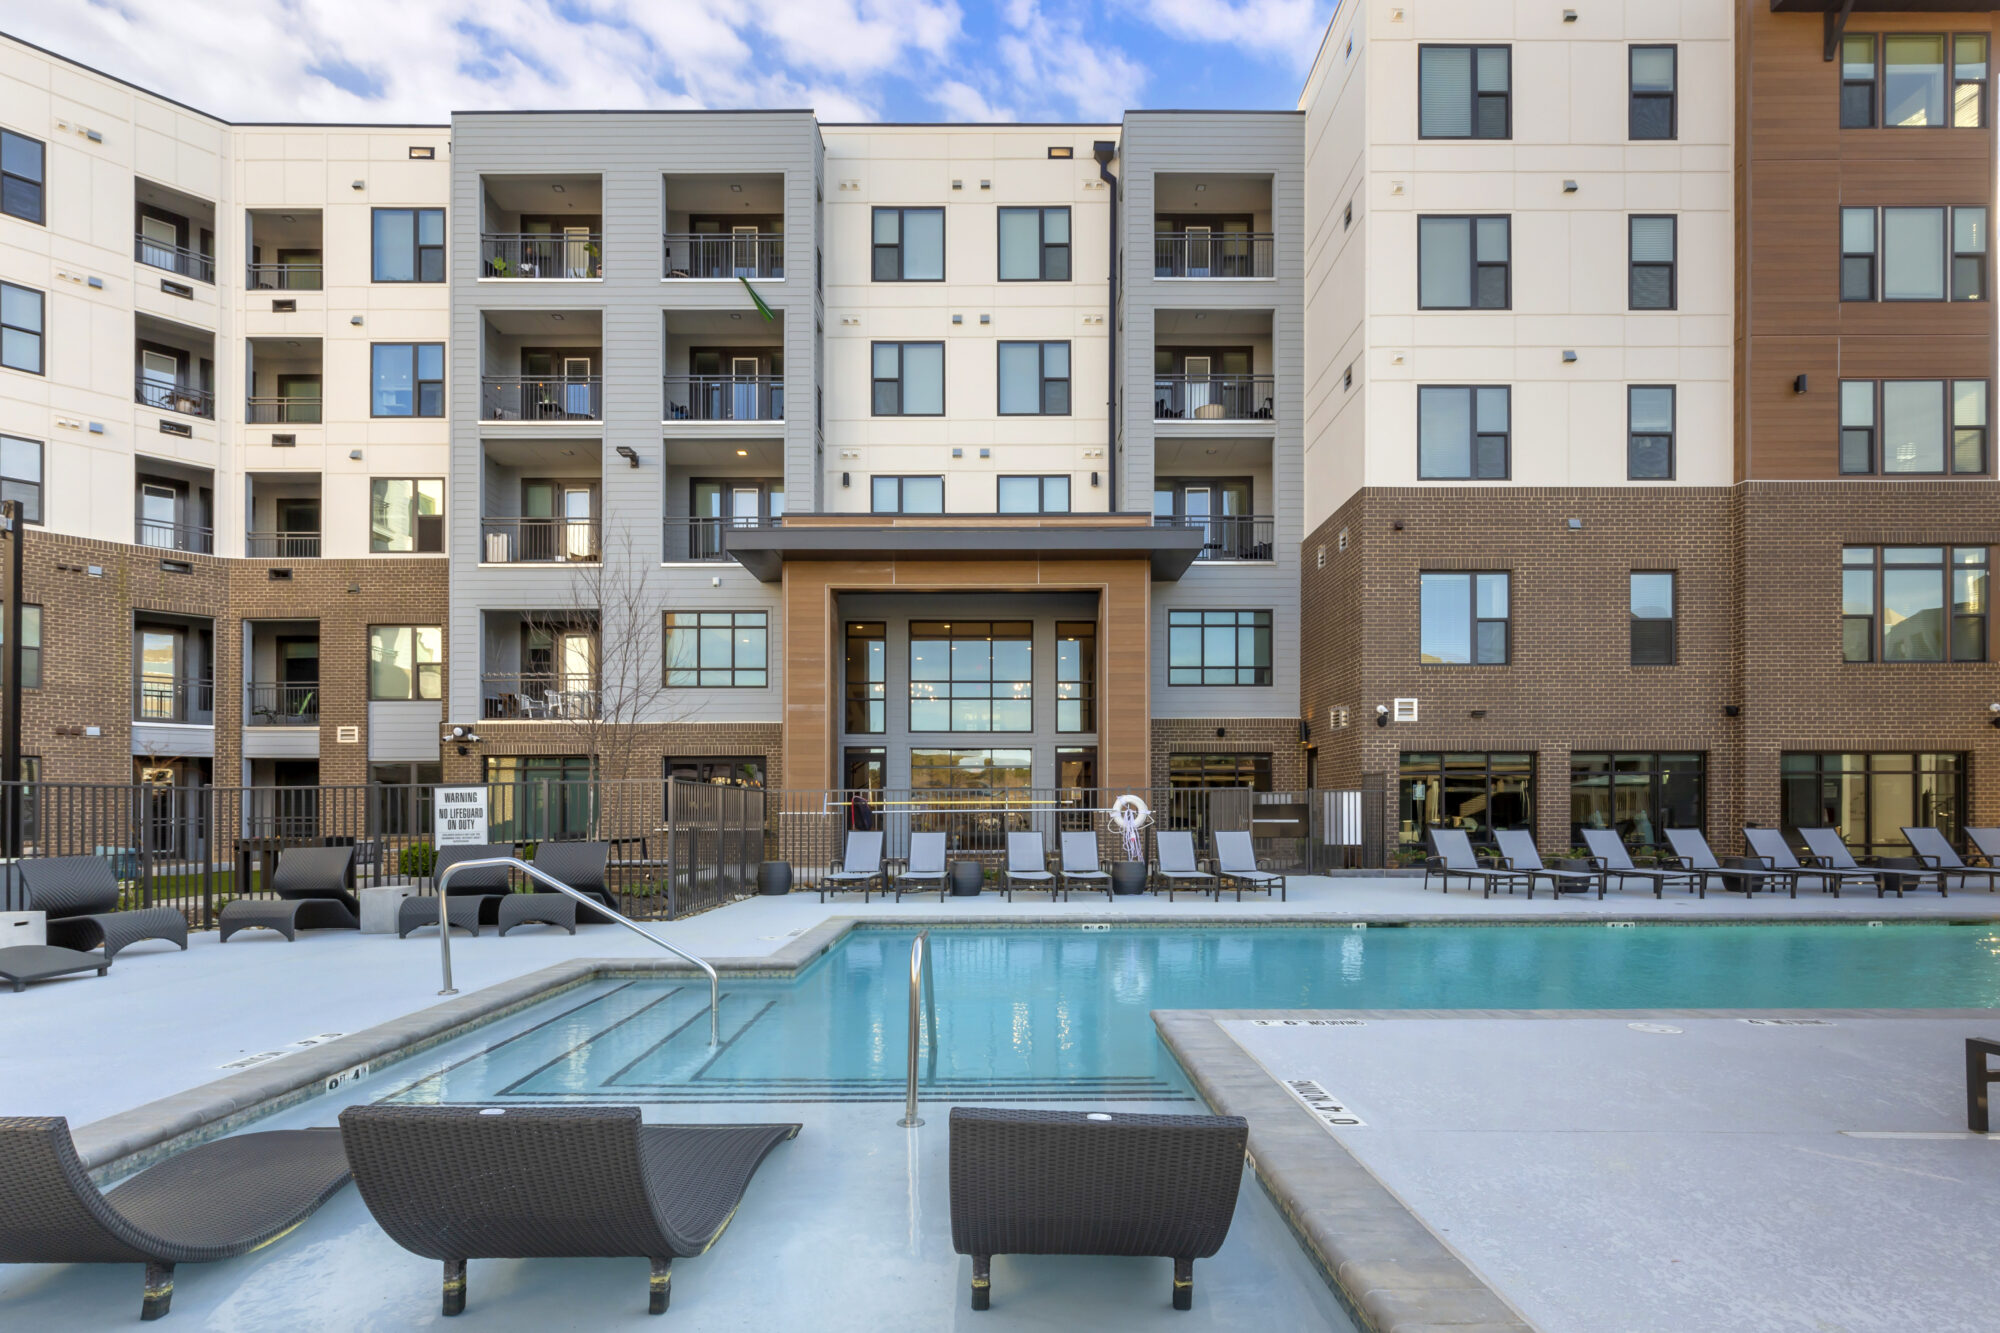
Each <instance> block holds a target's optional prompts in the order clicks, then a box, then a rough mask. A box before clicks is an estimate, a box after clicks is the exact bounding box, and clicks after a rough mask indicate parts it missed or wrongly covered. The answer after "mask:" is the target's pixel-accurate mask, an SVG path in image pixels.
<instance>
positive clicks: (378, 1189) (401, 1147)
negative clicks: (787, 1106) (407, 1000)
mask: <svg viewBox="0 0 2000 1333" xmlns="http://www.w3.org/2000/svg"><path fill="white" fill-rule="evenodd" d="M798 1132H799V1126H798V1125H645V1124H641V1123H640V1117H639V1108H638V1107H636V1106H560V1107H556V1106H548V1107H543V1106H520V1107H512V1106H510V1107H507V1108H505V1109H504V1110H503V1109H501V1108H497V1107H478V1106H398V1105H391V1104H389V1103H381V1102H378V1103H376V1104H374V1105H368V1106H350V1107H348V1108H347V1109H346V1110H344V1111H342V1112H341V1113H340V1133H341V1136H342V1138H343V1140H344V1141H345V1142H346V1145H347V1158H348V1161H349V1162H351V1163H352V1164H353V1166H354V1183H355V1186H356V1188H358V1189H359V1190H360V1191H361V1199H362V1202H364V1203H366V1204H367V1205H368V1211H369V1212H371V1213H373V1214H374V1215H375V1220H376V1221H377V1222H379V1223H380V1224H381V1226H382V1229H383V1230H384V1231H386V1232H388V1233H389V1238H390V1239H391V1240H393V1241H395V1242H396V1243H397V1244H398V1245H400V1246H402V1247H403V1248H404V1249H406V1250H408V1251H410V1252H411V1253H412V1254H419V1255H422V1256H423V1257H424V1258H426V1259H437V1260H440V1261H442V1262H443V1264H444V1313H445V1314H447V1315H455V1314H459V1313H460V1312H462V1311H463V1310H464V1309H465V1263H466V1260H468V1259H591V1258H601V1259H623V1258H633V1259H650V1260H651V1261H652V1264H653V1273H652V1283H651V1287H650V1293H651V1300H650V1302H649V1305H648V1310H649V1313H652V1314H665V1313H666V1311H667V1300H668V1297H669V1296H670V1295H671V1292H672V1287H671V1283H672V1279H673V1262H674V1260H676V1259H686V1258H692V1257H693V1256H695V1255H698V1254H701V1253H702V1252H703V1251H705V1250H707V1249H708V1248H709V1246H711V1245H713V1244H715V1242H716V1240H717V1239H719V1238H720V1237H721V1235H722V1231H723V1228H724V1227H726V1226H728V1225H729V1221H730V1219H731V1218H732V1217H734V1216H735V1214H736V1209H737V1206H738V1205H739V1204H740V1203H742V1201H743V1193H744V1191H745V1190H746V1189H748V1188H749V1186H750V1178H751V1177H752V1176H754V1175H755V1174H756V1173H757V1168H758V1167H759V1166H761V1165H762V1164H763V1161H764V1158H765V1157H766V1156H768V1155H769V1153H770V1151H771V1149H773V1148H775V1147H777V1146H778V1145H779V1144H780V1143H783V1142H785V1141H786V1140H788V1139H791V1138H794V1137H796V1136H797V1134H798ZM572 1317H574V1318H579V1319H585V1318H586V1317H585V1316H583V1315H581V1314H580V1313H577V1312H572ZM586 1321H587V1320H586Z"/></svg>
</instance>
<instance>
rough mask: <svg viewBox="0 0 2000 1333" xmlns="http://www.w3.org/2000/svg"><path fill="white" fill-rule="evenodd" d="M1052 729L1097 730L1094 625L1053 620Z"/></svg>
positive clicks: (1095, 634) (1082, 621) (1093, 623)
mask: <svg viewBox="0 0 2000 1333" xmlns="http://www.w3.org/2000/svg"><path fill="white" fill-rule="evenodd" d="M1056 730H1057V731H1096V730H1097V625H1096V623H1095V622H1094V621H1088V620H1081V621H1068V620H1064V621H1058V622H1057V623H1056Z"/></svg>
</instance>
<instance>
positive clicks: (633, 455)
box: [618, 444, 639, 467]
mask: <svg viewBox="0 0 2000 1333" xmlns="http://www.w3.org/2000/svg"><path fill="white" fill-rule="evenodd" d="M618 456H619V457H620V458H622V459H624V460H625V461H626V462H628V463H630V464H631V465H632V466H633V467H637V466H639V451H638V450H637V449H634V448H633V447H632V446H631V445H629V444H621V445H619V446H618Z"/></svg>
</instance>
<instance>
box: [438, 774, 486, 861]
mask: <svg viewBox="0 0 2000 1333" xmlns="http://www.w3.org/2000/svg"><path fill="white" fill-rule="evenodd" d="M431 816H432V817H431V832H432V836H433V838H434V839H435V840H436V843H437V845H438V846H440V847H477V846H479V845H480V844H481V843H483V842H485V841H486V788H484V787H439V788H437V789H435V790H434V791H432V793H431Z"/></svg>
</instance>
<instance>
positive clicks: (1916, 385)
mask: <svg viewBox="0 0 2000 1333" xmlns="http://www.w3.org/2000/svg"><path fill="white" fill-rule="evenodd" d="M1947 389H1948V390H1949V391H1950V395H1949V396H1950V403H1951V406H1950V411H1951V420H1950V430H1949V436H1948V437H1947V432H1946V421H1945V410H1946V409H1945V400H1946V391H1947ZM1987 428H1988V422H1987V383H1986V381H1985V380H1879V381H1877V380H1842V381H1841V382H1840V470H1841V472H1843V473H1845V474H1847V475H1850V476H1866V475H1869V474H1873V473H1881V474H1883V475H1889V474H1892V473H1930V474H1932V475H1938V474H1942V473H1944V472H1946V471H1950V472H1951V473H1953V474H1955V475H1958V476H1984V475H1985V474H1986V470H1987V460H1986V437H1987Z"/></svg>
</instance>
